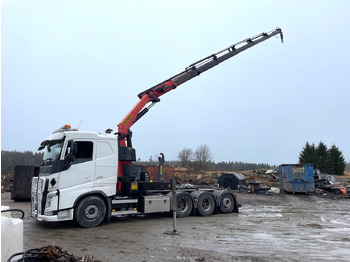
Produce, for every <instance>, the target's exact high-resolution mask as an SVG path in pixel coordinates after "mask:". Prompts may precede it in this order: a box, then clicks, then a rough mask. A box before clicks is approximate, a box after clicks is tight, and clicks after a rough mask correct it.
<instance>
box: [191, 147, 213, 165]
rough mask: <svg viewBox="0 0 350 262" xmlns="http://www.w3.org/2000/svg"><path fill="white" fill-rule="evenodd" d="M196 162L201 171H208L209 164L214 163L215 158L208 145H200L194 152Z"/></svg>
mask: <svg viewBox="0 0 350 262" xmlns="http://www.w3.org/2000/svg"><path fill="white" fill-rule="evenodd" d="M194 156H195V160H196V162H197V163H198V165H199V167H200V168H201V169H206V168H207V166H208V163H209V162H210V161H212V159H213V156H212V154H211V150H210V147H209V146H208V145H200V146H198V147H197V149H196V151H195V152H194Z"/></svg>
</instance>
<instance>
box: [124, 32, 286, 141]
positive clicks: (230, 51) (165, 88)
mask: <svg viewBox="0 0 350 262" xmlns="http://www.w3.org/2000/svg"><path fill="white" fill-rule="evenodd" d="M276 35H279V36H280V38H281V41H282V42H283V33H282V30H281V29H280V28H276V29H275V30H272V31H270V32H268V33H261V34H259V35H256V36H253V37H251V38H247V39H245V40H242V41H240V42H238V43H236V44H233V45H231V46H229V47H228V48H225V49H223V50H222V51H219V52H217V53H215V54H212V55H210V56H207V57H205V58H203V59H201V60H199V61H197V62H195V63H193V64H191V65H190V66H188V67H187V68H186V69H185V70H184V71H183V72H181V73H179V74H177V75H175V76H173V77H171V78H169V79H168V80H166V81H163V82H161V83H159V84H157V85H155V86H153V87H151V88H149V89H147V90H145V91H143V92H141V93H139V94H138V97H139V98H140V100H139V101H138V103H137V104H136V105H135V106H134V107H133V108H132V109H131V111H130V112H129V113H128V114H127V115H126V116H125V117H124V118H123V120H122V121H121V122H120V123H119V124H118V139H119V142H120V145H121V146H123V147H125V146H126V144H128V146H129V147H132V146H131V131H130V127H131V126H132V125H133V124H134V123H135V122H136V121H137V120H139V119H140V118H141V117H142V116H144V115H145V114H146V113H147V112H148V110H149V109H150V108H151V107H152V106H153V105H154V104H155V103H157V102H159V101H160V99H159V97H160V96H162V95H164V94H165V93H167V92H169V91H171V90H173V89H175V88H176V87H177V86H179V85H181V84H183V83H185V82H187V81H188V80H190V79H192V78H194V77H196V76H198V75H200V74H201V73H203V72H205V71H207V70H208V69H211V68H212V67H214V66H217V65H218V64H220V63H222V62H224V61H225V60H227V59H229V58H231V57H233V56H235V55H237V54H239V53H240V52H243V51H245V50H246V49H248V48H250V47H252V46H254V45H256V44H259V43H261V42H263V41H265V40H267V39H269V38H271V37H273V36H276ZM149 103H151V104H149ZM147 104H149V105H148V106H147ZM146 106H147V107H146ZM126 142H127V143H126Z"/></svg>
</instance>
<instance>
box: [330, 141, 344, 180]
mask: <svg viewBox="0 0 350 262" xmlns="http://www.w3.org/2000/svg"><path fill="white" fill-rule="evenodd" d="M327 162H328V163H327V168H326V171H327V173H329V174H334V175H343V174H344V170H345V166H346V162H345V158H344V156H343V153H342V152H341V151H340V150H339V148H338V147H336V146H335V145H332V147H331V148H330V149H329V150H328V161H327Z"/></svg>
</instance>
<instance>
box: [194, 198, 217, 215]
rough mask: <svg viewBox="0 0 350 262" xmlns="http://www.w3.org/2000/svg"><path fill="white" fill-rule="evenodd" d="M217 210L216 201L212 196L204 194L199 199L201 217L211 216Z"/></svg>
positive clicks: (198, 207) (198, 206) (198, 208)
mask: <svg viewBox="0 0 350 262" xmlns="http://www.w3.org/2000/svg"><path fill="white" fill-rule="evenodd" d="M214 209H215V201H214V198H213V196H212V195H209V194H202V195H201V196H200V197H199V199H198V205H197V210H198V213H199V214H200V215H201V216H210V215H211V214H213V212H214Z"/></svg>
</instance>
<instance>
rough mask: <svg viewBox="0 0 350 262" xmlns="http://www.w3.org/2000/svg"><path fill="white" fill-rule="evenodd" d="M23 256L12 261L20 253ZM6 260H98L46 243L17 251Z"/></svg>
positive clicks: (46, 261) (71, 261)
mask: <svg viewBox="0 0 350 262" xmlns="http://www.w3.org/2000/svg"><path fill="white" fill-rule="evenodd" d="M22 254H23V257H22V258H20V259H18V260H15V261H12V258H14V257H16V256H18V255H22ZM7 261H8V262H11V261H12V262H34V261H43V262H98V260H94V258H93V256H92V255H88V256H84V257H81V258H76V257H74V255H73V254H68V252H67V251H66V250H65V251H64V250H62V248H61V247H59V246H52V245H46V246H44V247H41V248H34V249H30V250H28V251H26V252H24V253H17V254H14V255H12V256H11V257H10V258H9V259H8V260H7Z"/></svg>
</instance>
